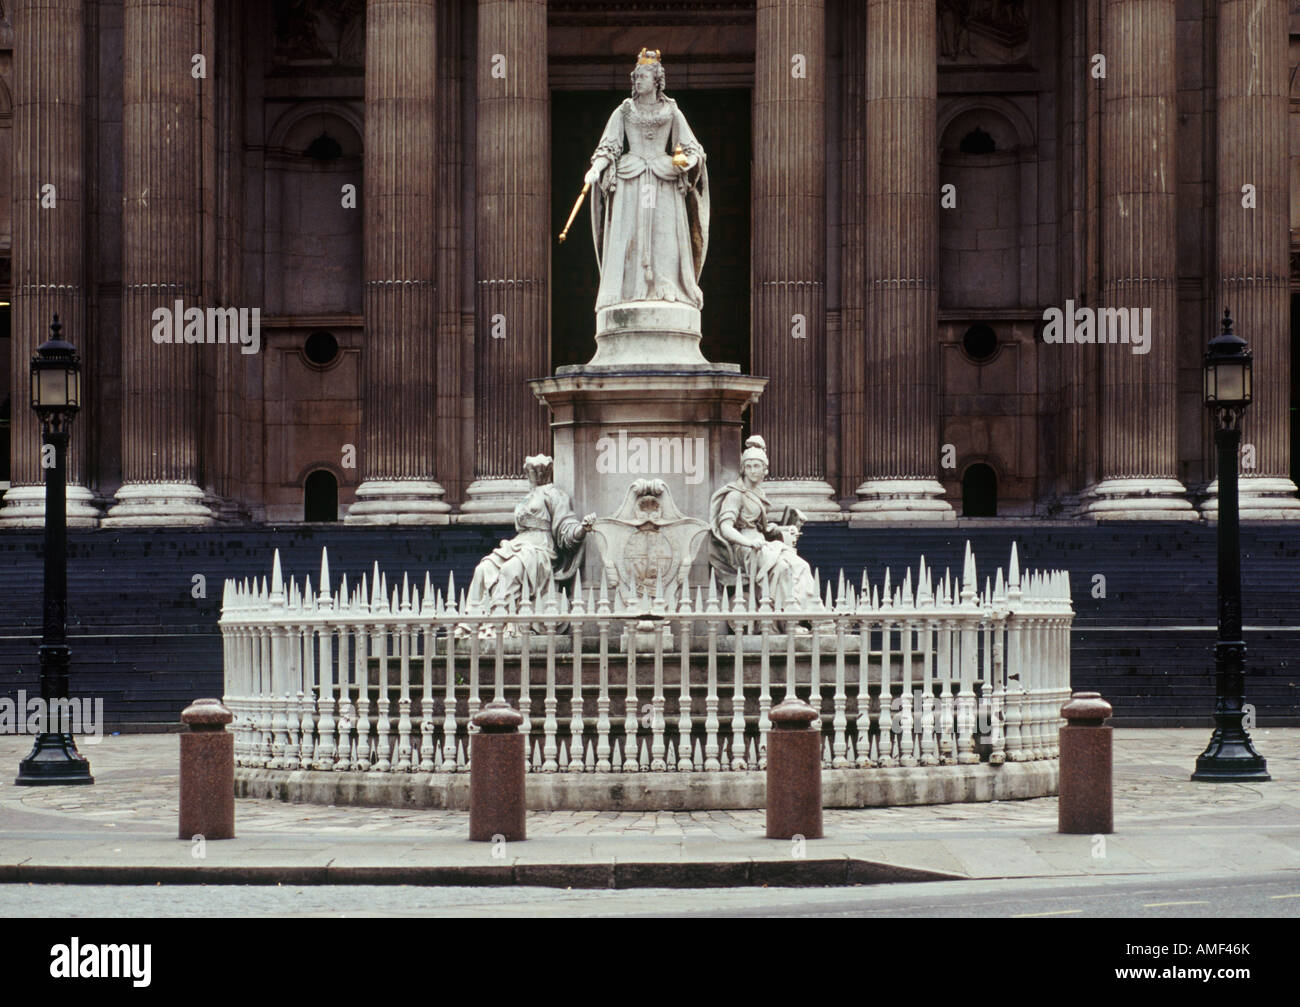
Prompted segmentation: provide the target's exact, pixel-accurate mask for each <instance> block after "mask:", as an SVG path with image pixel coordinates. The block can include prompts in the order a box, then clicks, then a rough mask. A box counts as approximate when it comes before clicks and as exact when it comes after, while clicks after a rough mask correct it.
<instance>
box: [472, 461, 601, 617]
mask: <svg viewBox="0 0 1300 1007" xmlns="http://www.w3.org/2000/svg"><path fill="white" fill-rule="evenodd" d="M515 528H516V530H517V531H518V532H519V534H518V535H516V536H515V537H514V538H512V539H503V540H502V541H501V544H500V545H499V546H497V547H496V548H495V549H493V550H492V552H490V553H489V554H488V555H486V556H484V557H483V558H482V559H481V560H479V564H478V566H477V567H476V568H475V570H474V579H473V581H472V582H471V583H470V588H469V598H470V601H471V602H481V603H482V604H483V605H484V606H486V607H487V608H489V609H490V608H492V607H495V606H496V605H505V606H507V607H509V606H511V605H514V606H515V607H518V605H519V602H520V599H521V597H523V596H525V595H526V596H527V597H528V599H529V600H530V601H532V602H534V603H536V601H537V599H538V598H539V597H540V596H541V595H542V594H543V593H544V592H545V591H546V590H547V589H548V588H549V586H550V584H551V581H552V579H554V580H568V579H569V578H570V577H572V576H573V574H574V572H575V571H576V570H577V568H578V564H579V562H580V561H581V557H582V545H583V541H584V533H583V530H582V522H581V521H580V520H579V519H578V517H577V516H576V515H575V514H574V513H573V507H572V505H571V504H570V503H569V498H568V495H567V494H566V493H565V492H564V491H563V490H562V489H560V488H559V487H558V486H556V485H555V484H554V483H546V484H544V485H542V486H536V487H534V488H533V489H532V490H530V491H529V493H528V495H527V496H526V497H524V498H523V499H522V500H521V501H519V503H518V504H516V505H515Z"/></svg>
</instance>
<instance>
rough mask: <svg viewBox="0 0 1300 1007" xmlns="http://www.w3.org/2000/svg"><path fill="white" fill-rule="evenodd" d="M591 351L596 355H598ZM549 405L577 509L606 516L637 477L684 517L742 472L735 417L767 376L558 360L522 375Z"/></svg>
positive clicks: (564, 483) (561, 466)
mask: <svg viewBox="0 0 1300 1007" xmlns="http://www.w3.org/2000/svg"><path fill="white" fill-rule="evenodd" d="M597 355H598V356H599V354H597ZM529 384H530V385H531V386H532V389H533V393H534V394H535V395H536V396H537V397H538V398H539V399H540V400H541V401H542V402H544V403H546V405H548V406H549V407H550V409H551V414H552V419H551V430H552V432H553V435H554V438H555V484H556V485H557V486H559V487H560V488H561V489H563V490H564V491H565V492H566V493H569V494H571V495H572V497H573V506H574V510H575V511H576V512H577V513H578V514H579V515H581V514H587V513H591V512H593V511H594V512H595V513H596V514H600V515H607V514H613V513H615V512H616V511H617V510H618V509H619V505H620V504H621V503H622V502H623V497H624V494H626V492H627V488H628V485H629V484H630V483H631V482H633V481H634V480H636V479H655V478H658V479H662V480H663V481H664V482H665V483H667V484H668V488H669V490H670V491H671V493H672V496H673V500H674V501H675V502H676V504H677V506H678V508H679V509H680V510H681V512H682V513H683V514H686V515H688V516H690V517H697V518H700V519H702V520H706V521H707V520H708V516H709V497H710V496H711V495H712V493H713V491H714V490H716V489H717V488H718V487H719V486H721V485H722V484H723V483H727V482H731V481H732V480H734V479H735V478H736V477H737V476H738V475H739V473H740V425H741V416H742V415H743V413H744V411H745V410H746V409H747V408H748V407H749V405H750V404H751V403H753V402H757V401H758V397H759V396H760V395H761V394H762V391H763V389H764V387H766V385H767V378H756V377H751V376H750V375H748V374H741V373H740V368H739V367H737V366H736V365H735V364H731V365H727V364H709V365H705V366H704V367H702V368H693V367H681V368H673V367H668V366H650V365H645V366H639V367H627V368H613V367H592V366H589V365H588V366H585V367H562V368H560V371H559V373H557V374H556V376H555V377H553V378H542V379H539V380H535V381H530V382H529Z"/></svg>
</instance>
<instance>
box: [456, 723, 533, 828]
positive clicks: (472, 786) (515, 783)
mask: <svg viewBox="0 0 1300 1007" xmlns="http://www.w3.org/2000/svg"><path fill="white" fill-rule="evenodd" d="M523 722H524V717H523V714H521V713H520V712H519V711H518V710H516V709H514V708H513V707H512V706H511V705H510V704H509V703H505V702H501V701H493V702H491V703H488V705H487V706H485V707H483V709H482V710H480V711H479V712H478V713H476V714H475V715H474V723H475V724H476V725H477V726H478V729H479V733H478V734H475V735H473V736H472V737H471V738H470V743H469V838H470V839H471V840H474V841H475V842H491V841H492V840H493V839H494V838H495V837H496V836H500V837H501V838H503V839H505V840H507V841H508V842H518V841H520V840H523V839H525V838H526V837H525V835H524V812H525V810H526V809H525V802H524V736H523V735H522V734H520V733H519V725H520V724H522V723H523Z"/></svg>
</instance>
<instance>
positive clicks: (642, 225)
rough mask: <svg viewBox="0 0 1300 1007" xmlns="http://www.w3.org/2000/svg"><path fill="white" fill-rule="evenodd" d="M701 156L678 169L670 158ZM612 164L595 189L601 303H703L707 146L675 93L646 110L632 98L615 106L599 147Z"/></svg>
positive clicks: (593, 218)
mask: <svg viewBox="0 0 1300 1007" xmlns="http://www.w3.org/2000/svg"><path fill="white" fill-rule="evenodd" d="M677 144H681V147H682V153H684V154H688V155H690V154H693V155H695V156H696V157H698V158H699V161H698V163H697V164H696V165H695V166H694V167H693V168H691V169H689V170H687V171H685V172H683V171H679V170H678V169H677V167H676V166H675V165H674V164H673V160H672V155H673V151H674V150H675V148H676V146H677ZM600 155H604V156H606V157H609V158H611V159H612V160H611V163H610V164H609V165H608V166H607V167H606V168H605V170H604V171H603V172H602V173H601V178H600V185H599V186H597V187H596V189H595V190H594V191H593V193H592V200H591V228H592V237H593V238H594V240H595V243H596V260H597V262H598V263H599V264H600V292H599V293H598V294H597V296H596V308H597V309H598V310H599V309H600V308H607V307H610V306H611V305H615V304H621V303H624V302H626V301H647V300H661V301H678V302H684V303H686V304H689V305H692V306H693V307H695V308H700V307H702V306H703V304H704V294H703V293H702V292H701V290H700V284H699V279H700V270H701V269H702V268H703V267H704V257H705V255H706V253H707V252H708V243H709V174H708V170H707V169H706V167H705V160H704V149H703V148H702V147H701V146H700V144H699V141H698V140H696V139H695V135H694V134H693V133H692V132H691V127H690V126H688V125H687V123H686V117H685V116H683V115H682V113H681V111H680V110H679V109H678V107H677V102H675V101H674V100H673V99H672V98H664V99H663V100H662V101H661V102H660V104H659V106H658V107H657V108H656V109H654V110H652V111H650V112H643V111H642V110H641V109H639V108H638V107H637V105H636V102H635V101H633V100H632V99H631V98H627V99H624V101H623V103H622V104H621V105H619V107H618V108H616V109H615V110H614V114H613V115H611V116H610V117H609V122H608V123H607V124H606V126H605V133H604V135H603V136H602V137H601V138H600V143H599V145H598V146H597V147H596V153H595V154H593V155H592V160H593V161H594V160H595V159H596V157H598V156H600Z"/></svg>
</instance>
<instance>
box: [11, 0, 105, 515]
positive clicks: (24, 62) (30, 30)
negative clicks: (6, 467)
mask: <svg viewBox="0 0 1300 1007" xmlns="http://www.w3.org/2000/svg"><path fill="white" fill-rule="evenodd" d="M83 21H84V5H83V2H82V0H47V2H45V3H36V2H33V0H20V2H18V3H16V4H14V6H13V27H14V50H13V60H14V65H13V95H14V105H13V114H14V123H13V158H14V163H13V180H14V190H13V260H12V262H13V297H12V305H13V306H12V315H11V318H12V334H13V338H12V340H11V344H10V345H11V350H10V375H11V380H10V388H11V395H10V408H11V412H10V415H11V417H12V427H11V437H12V444H11V447H12V454H11V458H12V469H11V478H10V487H11V488H10V489H9V490H8V492H6V493H5V496H4V507H3V508H0V525H3V526H5V527H39V526H42V525H43V524H44V523H45V487H44V477H45V474H44V472H43V471H42V469H41V464H40V452H41V425H40V422H39V421H38V420H37V418H36V414H35V413H33V412H32V404H31V384H30V382H29V381H28V378H27V375H28V370H29V367H30V365H31V359H32V354H33V352H35V350H36V347H37V346H39V345H40V344H41V343H43V342H45V341H46V340H47V339H49V338H50V322H51V321H52V319H53V316H54V315H55V314H58V316H59V321H61V322H62V323H63V331H62V337H63V338H64V339H67V340H69V341H70V342H72V343H73V344H74V345H75V346H76V347H77V349H78V350H79V351H80V353H81V358H82V367H83V371H88V370H89V367H88V364H89V363H90V361H91V360H92V359H93V349H94V348H93V347H92V345H91V340H92V338H93V334H92V333H91V332H90V331H89V330H88V329H87V327H86V319H85V290H84V269H83V265H82V262H83V259H82V256H83V254H84V251H85V243H84V239H83V234H84V230H85V228H84V220H85V208H86V204H85V193H84V181H85V165H84V162H83V156H84V155H83V149H82V130H83V121H82V116H83V113H84V109H83V104H84V100H83V96H84V92H85V74H84V72H83V66H84V47H83V41H84V23H83ZM89 377H90V375H89V374H85V373H83V378H82V386H83V388H85V389H86V392H87V393H88V395H89V396H94V394H95V391H96V389H95V387H94V382H93V380H88V378H89ZM85 417H86V413H85V412H83V413H82V416H81V420H82V422H81V424H74V425H73V427H72V442H71V446H70V451H69V455H68V462H67V465H68V481H69V485H68V491H67V507H66V510H67V515H68V523H69V524H70V525H72V526H74V527H75V526H83V527H85V526H92V525H94V524H95V523H96V522H97V520H98V517H99V512H98V511H97V510H96V509H95V508H94V507H93V506H92V505H91V493H90V490H89V489H87V488H86V486H85V483H86V481H87V479H86V472H87V465H86V452H85V451H84V450H83V446H84V444H85V434H86V430H85V426H84V424H85Z"/></svg>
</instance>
